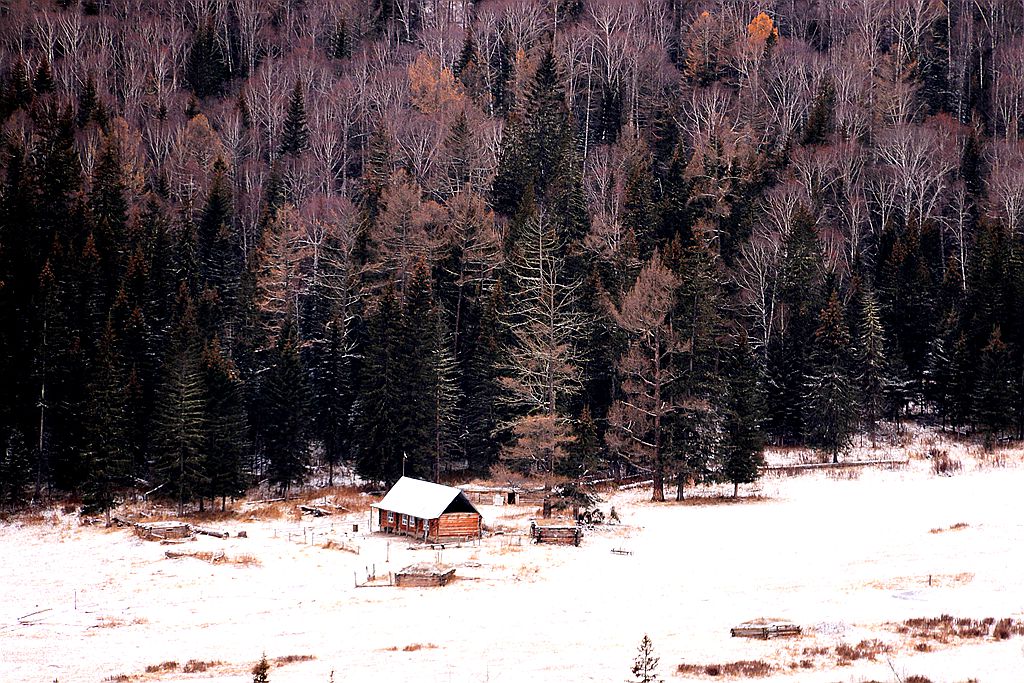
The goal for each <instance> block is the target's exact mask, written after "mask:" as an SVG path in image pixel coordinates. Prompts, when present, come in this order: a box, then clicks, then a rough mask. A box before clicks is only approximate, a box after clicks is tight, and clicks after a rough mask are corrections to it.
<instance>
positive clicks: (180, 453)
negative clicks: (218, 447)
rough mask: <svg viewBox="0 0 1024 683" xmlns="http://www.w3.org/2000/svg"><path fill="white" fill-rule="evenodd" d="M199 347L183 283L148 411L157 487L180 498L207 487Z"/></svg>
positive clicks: (182, 506)
mask: <svg viewBox="0 0 1024 683" xmlns="http://www.w3.org/2000/svg"><path fill="white" fill-rule="evenodd" d="M201 354H202V347H201V340H200V335H199V325H198V323H197V322H196V315H195V308H194V306H193V303H192V297H191V295H190V294H189V291H188V288H187V287H186V286H185V284H184V283H182V284H181V286H180V288H179V290H178V300H177V302H176V303H175V320H174V328H173V331H172V333H171V337H170V349H169V350H168V353H167V358H166V360H165V362H164V369H163V379H162V381H161V383H160V385H159V388H158V390H157V395H156V408H155V413H154V416H153V448H154V452H155V457H156V461H155V470H156V472H157V474H158V476H159V477H160V481H161V483H162V484H163V486H164V488H163V490H162V491H163V493H165V494H166V495H167V496H169V497H171V498H173V499H174V500H176V501H177V503H178V514H182V512H183V511H184V509H185V503H188V502H191V501H193V500H195V499H196V498H198V497H199V496H201V495H203V494H204V493H205V492H206V491H207V486H208V483H209V475H208V473H207V471H206V464H207V462H206V448H207V435H208V433H209V432H208V427H207V393H206V386H205V383H204V382H203V370H202V356H201Z"/></svg>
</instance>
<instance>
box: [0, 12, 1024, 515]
mask: <svg viewBox="0 0 1024 683" xmlns="http://www.w3.org/2000/svg"><path fill="white" fill-rule="evenodd" d="M1022 36H1024V4H1022V3H1021V2H1017V1H1011V0H949V2H947V3H943V2H942V1H941V0H885V1H882V0H837V1H836V2H819V1H815V0H779V1H778V2H772V3H755V2H746V1H743V0H719V1H712V0H708V1H700V0H692V1H690V0H640V1H637V2H629V1H624V0H482V1H480V2H475V3H474V2H469V1H468V0H162V1H160V2H157V1H155V0H81V2H77V1H75V0H46V1H40V2H29V1H28V0H5V1H4V2H0V119H2V137H0V159H2V161H0V183H2V188H0V387H2V391H0V504H2V505H14V504H17V503H19V502H24V501H27V500H33V499H36V500H38V499H39V498H41V497H46V496H48V495H53V494H57V493H60V494H65V493H67V494H72V495H80V496H81V497H82V498H83V500H85V501H86V503H88V504H89V505H90V506H93V507H94V508H96V509H101V510H102V509H105V508H109V507H110V506H111V505H113V504H114V503H115V502H116V501H117V500H119V499H120V497H121V496H122V495H124V493H125V492H126V491H136V492H146V493H149V494H152V495H157V496H164V497H166V498H167V499H168V500H170V501H175V502H177V504H178V505H179V506H182V505H197V504H199V505H201V504H202V503H203V501H212V500H216V499H218V498H219V499H221V500H223V499H224V498H226V497H231V496H236V495H239V494H241V493H242V492H243V491H244V490H245V489H246V488H247V487H249V486H252V485H254V484H256V483H261V482H267V483H269V485H271V486H277V487H280V488H281V489H284V490H287V489H288V487H289V486H293V485H295V484H297V483H300V482H303V481H307V480H308V478H309V477H310V475H311V472H313V471H316V472H320V473H323V475H324V476H325V477H331V476H333V472H334V468H335V467H336V466H340V465H346V466H353V467H355V468H356V470H357V471H358V472H359V473H360V474H361V475H362V476H363V477H365V478H367V479H370V480H377V481H392V480H394V479H395V478H396V477H397V476H398V475H399V474H400V473H401V472H402V471H405V472H406V473H408V474H412V475H416V476H421V477H424V478H430V479H439V478H443V477H445V476H447V473H449V472H451V471H453V470H454V471H457V472H462V473H463V474H462V475H460V476H463V475H464V474H465V471H466V470H468V471H469V472H486V471H487V470H488V469H489V468H491V467H493V466H499V467H501V468H507V470H511V471H523V472H533V473H540V474H544V475H545V476H548V477H552V478H553V477H561V478H563V480H573V479H577V480H578V479H579V478H580V477H582V476H584V475H588V474H595V473H601V472H609V471H612V472H617V473H625V472H642V473H643V472H646V473H650V474H652V475H653V478H654V481H655V489H654V491H655V498H660V497H662V496H663V493H662V491H663V486H664V485H665V484H674V485H676V486H677V487H678V493H679V494H680V495H681V494H682V488H683V485H684V484H687V483H689V482H704V481H731V482H735V483H743V482H749V481H752V480H753V479H754V478H755V477H756V476H757V467H758V464H759V462H760V457H761V456H760V454H761V451H762V449H763V446H764V444H765V443H766V442H767V443H776V444H798V445H808V446H813V447H816V448H819V449H821V450H822V452H823V453H826V454H828V455H829V456H831V457H833V458H837V457H840V456H841V455H842V453H843V452H844V451H846V450H847V449H848V448H849V446H850V444H851V442H852V440H853V438H854V435H857V434H860V435H862V436H861V437H858V438H864V439H868V438H870V439H874V438H875V435H876V433H877V432H878V431H879V425H882V424H884V425H887V426H888V425H892V424H898V423H899V422H900V421H901V420H903V419H906V418H908V417H913V418H915V419H926V420H929V421H932V422H934V423H935V424H936V425H941V427H942V428H952V429H956V430H958V431H961V432H968V433H977V434H978V435H979V437H980V436H982V435H983V436H984V439H985V442H986V444H988V445H990V446H991V445H992V444H995V443H997V442H998V441H999V440H1000V439H1004V438H1014V437H1020V436H1021V431H1022V428H1024V402H1022V396H1024V362H1022V352H1024V145H1022V143H1021V140H1020V136H1021V135H1022V134H1024V37H1022Z"/></svg>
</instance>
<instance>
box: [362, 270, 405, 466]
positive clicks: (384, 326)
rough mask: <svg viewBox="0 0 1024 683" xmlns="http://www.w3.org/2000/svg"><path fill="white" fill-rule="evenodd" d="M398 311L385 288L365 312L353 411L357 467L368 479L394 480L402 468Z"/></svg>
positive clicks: (400, 359)
mask: <svg viewBox="0 0 1024 683" xmlns="http://www.w3.org/2000/svg"><path fill="white" fill-rule="evenodd" d="M402 326H403V321H402V312H401V309H400V307H399V305H398V301H397V299H396V297H395V293H394V291H393V290H388V291H386V292H385V293H384V295H383V296H382V297H381V299H380V301H379V302H378V304H377V310H376V311H375V312H374V313H373V314H372V315H371V316H370V320H369V325H368V327H369V329H368V335H367V337H368V338H367V342H366V345H365V352H364V357H363V370H362V374H361V377H360V392H359V398H358V401H357V404H356V406H355V408H354V411H355V413H356V433H357V465H358V468H359V473H360V475H362V476H363V477H364V478H366V479H369V480H371V481H384V482H391V481H396V480H397V479H398V477H399V476H400V474H401V473H402V469H403V448H404V446H405V444H404V442H403V439H402V426H403V415H402V404H403V402H404V400H405V397H404V396H403V395H402V391H401V387H402V382H403V378H402V376H401V373H402V371H403V369H404V368H403V364H402V356H401V344H402V340H401V338H400V336H401V330H402Z"/></svg>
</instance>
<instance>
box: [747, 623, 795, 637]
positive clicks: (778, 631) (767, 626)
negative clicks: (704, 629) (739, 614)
mask: <svg viewBox="0 0 1024 683" xmlns="http://www.w3.org/2000/svg"><path fill="white" fill-rule="evenodd" d="M802 632H803V629H801V628H800V627H799V626H797V625H796V624H791V623H788V622H769V623H764V624H761V623H754V622H750V623H746V624H740V625H739V626H737V627H736V628H731V629H729V634H730V635H731V636H732V637H733V638H761V639H762V640H768V639H769V638H778V637H781V636H798V635H800V634H801V633H802Z"/></svg>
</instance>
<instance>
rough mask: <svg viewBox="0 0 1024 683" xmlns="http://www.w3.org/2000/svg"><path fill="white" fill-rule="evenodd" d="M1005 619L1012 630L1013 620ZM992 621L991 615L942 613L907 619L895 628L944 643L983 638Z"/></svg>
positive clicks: (921, 637)
mask: <svg viewBox="0 0 1024 683" xmlns="http://www.w3.org/2000/svg"><path fill="white" fill-rule="evenodd" d="M1005 621H1008V622H1009V623H1008V627H1009V628H1010V629H1011V632H1012V628H1013V620H1012V619H1009V620H1005ZM994 623H995V619H993V618H992V617H988V618H986V619H981V620H977V619H968V618H963V617H959V618H958V617H953V616H950V615H948V614H943V615H942V616H940V617H926V618H915V619H907V620H906V621H904V622H903V624H902V625H901V626H899V627H898V628H897V629H896V630H897V632H898V633H902V634H905V635H909V636H910V637H911V638H914V639H916V640H920V641H928V640H930V641H934V642H938V643H943V644H946V643H949V642H951V641H955V640H971V639H974V640H977V639H980V638H985V637H987V636H988V634H989V629H990V628H991V626H992V625H993V624H994Z"/></svg>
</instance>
